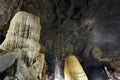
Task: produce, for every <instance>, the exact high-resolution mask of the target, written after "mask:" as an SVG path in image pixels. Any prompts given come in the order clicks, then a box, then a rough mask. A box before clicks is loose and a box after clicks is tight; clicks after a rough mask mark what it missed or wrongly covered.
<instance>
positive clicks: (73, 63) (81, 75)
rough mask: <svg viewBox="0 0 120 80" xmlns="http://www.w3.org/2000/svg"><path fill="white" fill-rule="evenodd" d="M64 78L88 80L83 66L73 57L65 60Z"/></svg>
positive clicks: (68, 79) (66, 79) (67, 79)
mask: <svg viewBox="0 0 120 80" xmlns="http://www.w3.org/2000/svg"><path fill="white" fill-rule="evenodd" d="M64 76H65V80H88V78H87V76H86V73H85V72H84V70H83V68H82V66H81V65H80V63H79V61H78V60H77V58H76V57H75V56H73V55H71V56H67V57H66V59H65V67H64Z"/></svg>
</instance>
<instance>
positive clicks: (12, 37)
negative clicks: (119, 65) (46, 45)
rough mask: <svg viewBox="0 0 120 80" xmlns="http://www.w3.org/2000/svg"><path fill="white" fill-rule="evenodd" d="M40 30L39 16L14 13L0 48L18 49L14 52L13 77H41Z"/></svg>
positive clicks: (31, 79)
mask: <svg viewBox="0 0 120 80" xmlns="http://www.w3.org/2000/svg"><path fill="white" fill-rule="evenodd" d="M40 30H41V25H40V19H39V17H37V16H34V15H32V14H30V13H27V12H24V11H20V12H18V13H16V14H15V16H14V17H13V19H12V20H11V22H10V27H9V30H8V32H7V35H6V38H5V40H4V42H3V43H2V44H1V45H0V49H2V50H19V53H16V54H17V67H16V73H15V78H16V79H18V80H38V77H41V76H40V75H41V73H42V69H43V66H44V62H45V61H44V54H43V55H41V57H39V55H40V53H39V51H40V44H39V39H40ZM42 56H43V57H42ZM39 58H41V59H39ZM22 74H25V75H22Z"/></svg>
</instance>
